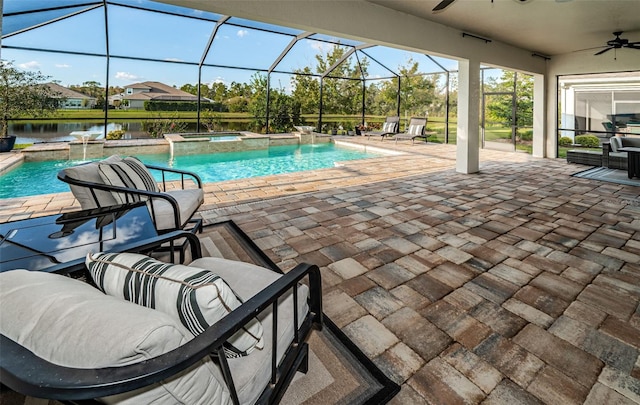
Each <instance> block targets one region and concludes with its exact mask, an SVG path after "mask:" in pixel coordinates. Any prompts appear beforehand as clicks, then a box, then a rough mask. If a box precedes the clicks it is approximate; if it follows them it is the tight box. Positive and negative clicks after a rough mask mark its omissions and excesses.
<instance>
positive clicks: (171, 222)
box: [147, 188, 204, 231]
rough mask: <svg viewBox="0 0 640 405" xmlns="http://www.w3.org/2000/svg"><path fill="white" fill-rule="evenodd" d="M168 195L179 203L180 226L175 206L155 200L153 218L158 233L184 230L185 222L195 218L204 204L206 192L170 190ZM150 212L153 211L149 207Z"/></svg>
mask: <svg viewBox="0 0 640 405" xmlns="http://www.w3.org/2000/svg"><path fill="white" fill-rule="evenodd" d="M166 194H168V195H170V196H172V197H173V198H175V199H176V201H177V202H178V209H179V210H180V212H179V214H180V215H179V218H178V219H179V221H180V224H176V223H175V219H174V217H173V206H172V205H171V204H170V203H168V202H167V201H166V200H163V199H161V198H154V199H153V202H152V203H151V204H153V206H152V207H153V217H154V218H155V224H156V229H157V230H158V231H162V230H167V229H176V228H182V227H183V226H184V225H185V222H186V221H187V220H188V219H189V218H191V217H192V216H193V214H194V213H195V212H196V211H197V210H198V208H199V207H200V205H202V203H203V202H204V192H203V191H202V189H201V188H193V189H185V190H181V189H177V190H170V191H167V192H166ZM147 204H150V203H147ZM149 210H150V211H151V207H149Z"/></svg>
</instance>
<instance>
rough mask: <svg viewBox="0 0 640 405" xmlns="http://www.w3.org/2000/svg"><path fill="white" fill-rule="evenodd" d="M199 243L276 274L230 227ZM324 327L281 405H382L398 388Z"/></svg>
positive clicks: (12, 403)
mask: <svg viewBox="0 0 640 405" xmlns="http://www.w3.org/2000/svg"><path fill="white" fill-rule="evenodd" d="M198 237H199V238H200V241H201V246H202V254H203V256H215V257H223V258H225V259H231V260H239V261H244V262H248V263H253V264H256V265H259V266H263V267H273V266H275V267H276V268H277V266H276V265H275V264H274V263H273V261H271V259H270V258H269V257H268V256H267V255H265V254H264V253H263V252H262V251H261V250H260V249H259V248H258V247H257V246H256V245H255V244H254V243H253V241H251V240H250V239H249V238H248V237H247V236H246V234H244V232H242V230H241V229H240V228H239V227H238V226H237V225H236V224H235V223H234V222H232V221H226V222H221V223H218V224H213V225H206V226H205V227H204V229H203V232H202V234H198ZM324 321H325V326H324V328H323V329H322V331H317V330H315V329H314V330H313V331H312V332H311V335H310V337H309V341H308V343H309V349H310V350H309V371H308V372H307V374H302V373H297V374H296V376H295V377H294V379H293V381H292V382H291V384H290V385H289V388H288V389H287V391H286V392H285V394H284V396H283V398H282V400H281V402H280V403H281V404H284V405H300V404H304V405H315V404H318V405H328V404H343V405H351V404H354V405H357V404H368V405H373V404H385V403H387V402H388V401H389V400H390V399H391V398H393V396H394V395H395V394H396V393H397V392H398V391H399V390H400V387H399V386H398V385H397V384H395V383H394V382H393V381H391V380H390V379H389V378H387V377H386V376H385V375H384V374H383V373H382V371H380V369H378V368H377V367H376V365H375V364H374V363H373V362H372V361H371V360H369V359H368V358H367V357H366V356H365V355H364V354H363V353H362V351H360V349H358V347H356V346H355V345H354V344H353V342H351V341H350V340H349V338H348V337H347V336H346V335H345V334H344V333H342V331H341V330H340V328H338V327H337V326H336V325H335V324H334V323H333V322H332V321H331V320H330V319H329V318H328V317H327V316H326V315H325V316H324ZM0 405H60V402H57V401H53V400H52V401H49V400H45V399H37V398H25V397H24V396H23V395H20V394H17V393H15V392H13V391H10V390H8V389H6V388H2V389H1V390H0ZM141 405H143V404H141Z"/></svg>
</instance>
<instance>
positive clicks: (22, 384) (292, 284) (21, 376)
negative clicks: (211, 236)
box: [0, 263, 322, 400]
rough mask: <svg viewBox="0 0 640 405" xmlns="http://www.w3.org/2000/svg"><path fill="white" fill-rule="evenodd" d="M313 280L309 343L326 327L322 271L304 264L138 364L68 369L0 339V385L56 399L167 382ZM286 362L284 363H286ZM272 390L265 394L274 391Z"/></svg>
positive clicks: (304, 325)
mask: <svg viewBox="0 0 640 405" xmlns="http://www.w3.org/2000/svg"><path fill="white" fill-rule="evenodd" d="M306 277H308V281H309V288H310V298H309V313H308V314H307V316H306V318H305V319H304V320H303V321H302V322H301V325H300V326H299V329H300V331H301V334H302V336H301V337H300V336H299V334H298V332H296V334H295V338H294V341H293V342H292V345H294V346H296V345H297V344H298V342H297V341H296V338H299V339H301V340H304V339H305V338H306V336H307V335H308V333H309V332H310V330H311V326H312V325H313V324H315V325H316V326H317V327H318V328H321V327H322V308H321V307H322V296H321V281H320V269H319V268H318V266H316V265H310V264H306V263H302V264H299V265H298V266H296V267H295V268H294V269H293V270H291V271H289V272H288V273H286V274H284V275H283V276H282V277H280V278H279V279H278V280H276V281H275V282H273V283H272V284H270V285H268V286H267V287H265V288H264V289H263V290H262V291H260V292H259V293H258V294H256V295H255V296H253V297H252V298H250V299H248V300H247V301H245V302H244V303H243V304H242V305H241V306H240V307H238V308H236V309H235V310H234V311H232V312H231V313H229V314H228V315H227V316H225V317H224V318H222V319H221V320H220V321H218V322H217V323H215V324H214V325H212V326H210V327H209V328H208V329H206V330H205V331H204V332H203V333H202V334H200V335H198V336H196V337H195V338H194V339H193V340H191V341H189V342H187V343H186V344H184V345H182V346H180V347H179V348H177V349H175V350H172V351H170V352H168V353H165V354H163V355H160V356H157V357H154V358H152V359H149V360H145V361H142V362H139V363H136V364H131V365H127V366H120V367H106V368H98V369H80V368H73V367H64V366H59V365H56V364H53V363H51V362H49V361H47V360H44V359H42V358H40V357H38V356H37V355H35V354H34V353H33V352H31V351H30V350H28V349H27V348H25V347H23V346H22V345H20V344H18V343H16V342H14V341H13V340H11V339H9V338H7V337H6V336H4V335H0V346H2V350H1V351H0V382H2V384H5V385H7V386H8V387H9V388H11V389H13V390H15V391H17V392H20V393H22V394H25V395H30V396H35V397H40V398H49V399H57V400H81V399H91V398H99V397H105V396H110V395H115V394H118V393H123V392H128V391H131V390H135V389H138V388H142V387H145V386H147V385H150V384H153V383H156V382H158V381H161V380H164V379H167V378H169V377H171V376H172V375H175V374H176V373H179V372H180V371H182V370H185V369H186V368H188V367H189V366H191V365H193V364H195V363H196V362H197V361H199V360H200V359H202V358H204V357H206V356H208V355H210V353H212V352H218V353H222V345H223V343H224V342H225V341H226V340H227V339H228V338H229V337H231V336H232V335H233V334H234V333H235V332H236V331H238V330H239V329H241V328H242V327H243V326H244V325H245V324H246V323H247V322H249V321H250V320H251V319H253V318H254V317H255V316H256V315H257V314H258V313H260V312H261V311H262V310H264V309H266V308H267V307H268V306H270V305H274V304H277V300H278V298H279V297H280V296H282V295H283V294H285V293H286V292H287V291H289V290H292V289H293V290H294V291H296V285H297V284H298V282H299V281H300V280H302V279H303V278H306ZM284 363H285V362H284V361H283V364H284ZM270 385H271V384H269V386H267V388H266V389H265V390H269V389H272V388H273V387H270Z"/></svg>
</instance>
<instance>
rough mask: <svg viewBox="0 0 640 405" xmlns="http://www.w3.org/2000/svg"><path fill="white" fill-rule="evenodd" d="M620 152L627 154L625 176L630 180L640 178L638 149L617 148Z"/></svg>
mask: <svg viewBox="0 0 640 405" xmlns="http://www.w3.org/2000/svg"><path fill="white" fill-rule="evenodd" d="M618 150H619V151H620V152H627V156H628V158H627V175H628V176H629V178H630V179H632V178H634V177H638V178H640V148H635V147H630V146H628V147H625V148H619V149H618Z"/></svg>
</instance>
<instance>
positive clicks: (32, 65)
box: [18, 60, 40, 70]
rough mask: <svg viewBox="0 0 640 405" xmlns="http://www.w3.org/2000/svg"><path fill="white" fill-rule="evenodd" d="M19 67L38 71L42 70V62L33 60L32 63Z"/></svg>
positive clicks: (22, 64)
mask: <svg viewBox="0 0 640 405" xmlns="http://www.w3.org/2000/svg"><path fill="white" fill-rule="evenodd" d="M18 67H21V68H22V69H27V70H36V69H40V62H36V61H35V60H32V61H31V62H26V63H21V64H19V65H18Z"/></svg>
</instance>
